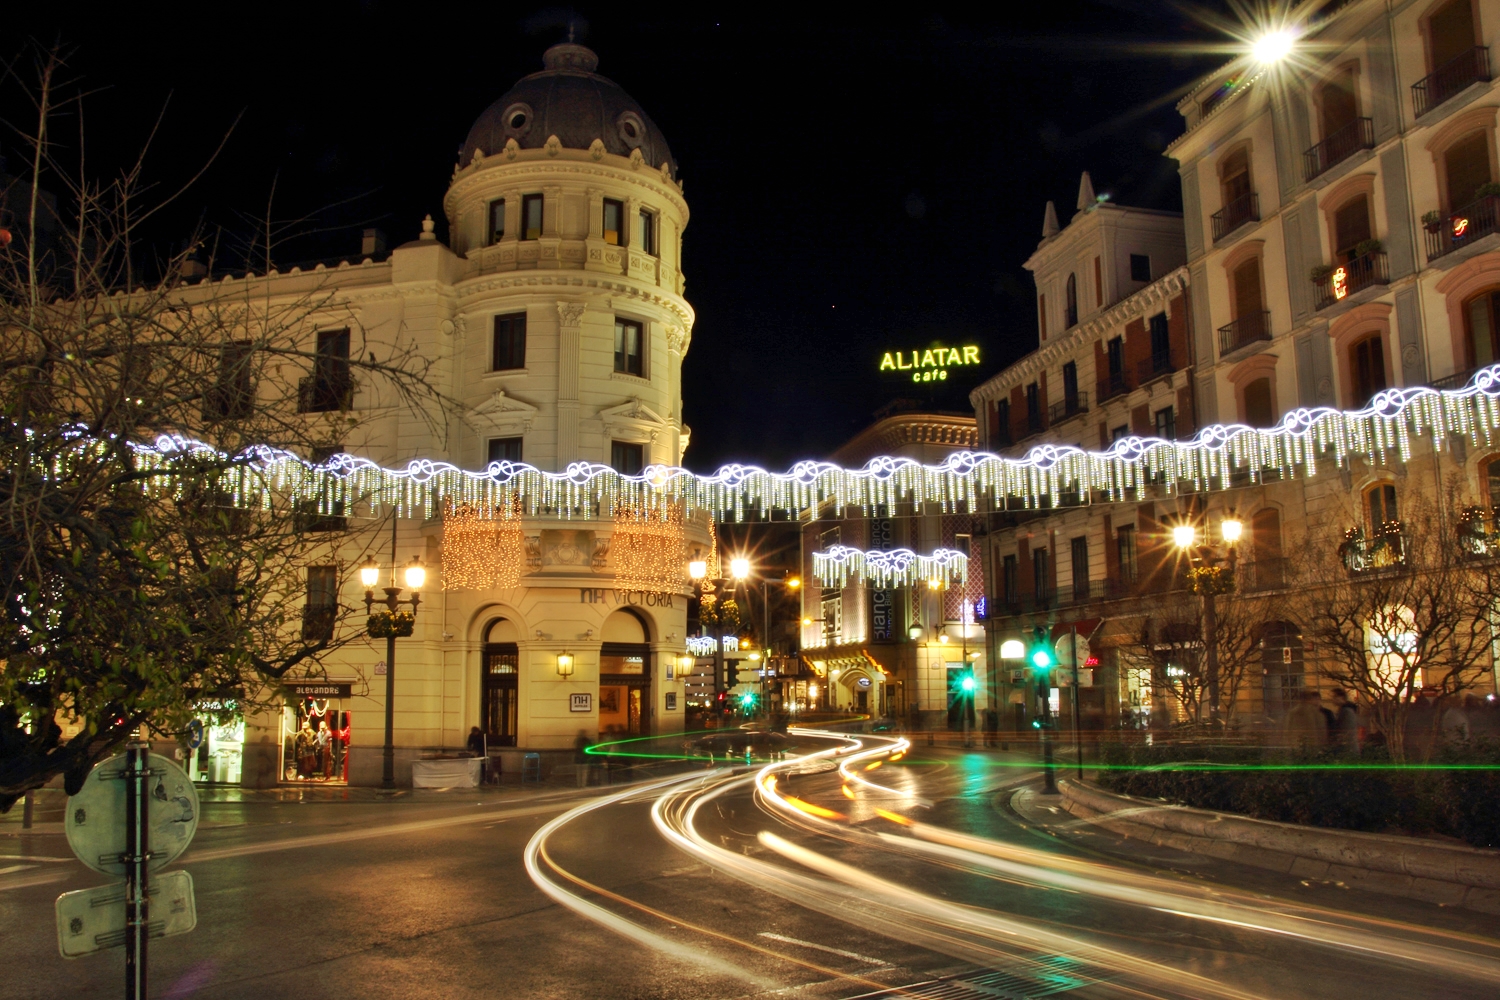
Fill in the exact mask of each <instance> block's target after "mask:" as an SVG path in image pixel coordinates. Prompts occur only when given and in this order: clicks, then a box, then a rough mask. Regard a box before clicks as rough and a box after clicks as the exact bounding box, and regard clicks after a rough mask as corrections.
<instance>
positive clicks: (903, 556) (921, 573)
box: [813, 545, 969, 589]
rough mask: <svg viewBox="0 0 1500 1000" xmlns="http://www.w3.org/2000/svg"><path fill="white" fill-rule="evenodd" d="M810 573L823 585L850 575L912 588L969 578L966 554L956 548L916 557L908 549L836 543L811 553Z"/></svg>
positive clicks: (841, 582)
mask: <svg viewBox="0 0 1500 1000" xmlns="http://www.w3.org/2000/svg"><path fill="white" fill-rule="evenodd" d="M813 576H815V577H816V578H817V580H818V584H819V585H820V586H824V587H838V588H840V589H842V588H843V587H845V586H847V585H848V583H849V580H850V579H851V578H853V579H855V580H868V581H869V582H871V583H873V584H875V586H877V587H915V586H920V585H921V584H923V583H931V582H932V581H934V580H937V581H941V583H942V585H943V586H944V587H948V586H951V585H953V584H954V583H963V582H965V581H966V580H968V578H969V557H968V556H967V555H965V554H964V553H962V552H959V551H958V550H957V549H934V550H933V553H932V555H930V556H919V555H917V554H916V553H915V552H913V551H912V550H911V549H872V550H870V551H869V552H863V551H861V550H859V549H855V548H850V547H849V546H847V545H835V546H833V547H832V548H830V549H829V550H828V551H827V552H814V553H813Z"/></svg>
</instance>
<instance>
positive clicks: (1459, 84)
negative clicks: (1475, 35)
mask: <svg viewBox="0 0 1500 1000" xmlns="http://www.w3.org/2000/svg"><path fill="white" fill-rule="evenodd" d="M1489 78H1490V50H1489V49H1488V48H1486V47H1485V46H1483V45H1476V46H1474V47H1473V48H1472V49H1469V50H1468V51H1467V52H1465V53H1464V54H1463V55H1461V56H1459V57H1458V58H1457V59H1452V60H1449V61H1448V62H1447V63H1444V64H1443V65H1442V66H1439V67H1438V68H1437V69H1435V70H1433V71H1432V72H1431V73H1429V74H1428V75H1427V76H1425V77H1423V78H1422V79H1420V80H1418V81H1417V82H1416V83H1414V84H1412V85H1411V104H1412V109H1413V111H1415V113H1416V117H1418V118H1421V117H1422V116H1423V115H1425V114H1426V113H1427V112H1429V111H1431V110H1432V109H1433V108H1435V107H1437V106H1438V105H1439V104H1442V103H1443V102H1444V101H1446V100H1447V99H1448V98H1450V97H1452V96H1453V95H1454V94H1457V93H1458V92H1459V91H1461V90H1463V89H1464V88H1465V87H1467V86H1468V85H1469V84H1471V83H1478V82H1479V81H1481V80H1488V79H1489Z"/></svg>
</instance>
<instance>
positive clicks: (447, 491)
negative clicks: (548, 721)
mask: <svg viewBox="0 0 1500 1000" xmlns="http://www.w3.org/2000/svg"><path fill="white" fill-rule="evenodd" d="M1497 397H1500V365H1494V366H1491V367H1489V368H1485V369H1482V370H1481V371H1479V372H1478V373H1477V374H1476V375H1475V376H1474V379H1473V381H1472V382H1471V383H1470V384H1469V385H1468V386H1467V387H1466V388H1463V389H1457V390H1442V391H1439V390H1437V389H1432V388H1428V387H1426V386H1420V387H1415V388H1407V389H1388V390H1386V391H1384V392H1380V393H1377V394H1376V396H1375V398H1374V399H1373V400H1371V402H1370V404H1369V405H1368V406H1366V407H1365V408H1364V409H1361V410H1355V411H1339V410H1333V409H1328V408H1320V409H1312V410H1309V409H1299V410H1293V411H1291V412H1290V413H1288V414H1286V416H1284V417H1283V418H1282V420H1281V422H1280V424H1278V425H1277V426H1276V427H1271V428H1253V427H1246V426H1244V425H1241V424H1233V425H1228V426H1224V425H1214V426H1211V427H1205V428H1203V429H1202V430H1201V431H1199V432H1198V434H1197V435H1196V436H1194V437H1193V439H1192V440H1191V441H1165V440H1162V439H1161V438H1141V437H1127V438H1121V439H1120V440H1119V441H1116V442H1115V443H1114V444H1113V445H1111V446H1110V448H1109V449H1108V450H1107V451H1102V452H1089V451H1084V450H1082V449H1080V448H1076V447H1073V446H1071V445H1054V444H1041V445H1037V446H1036V447H1035V448H1032V449H1031V450H1030V451H1029V452H1027V453H1026V455H1025V456H1024V457H1022V458H1002V457H1000V456H998V455H988V454H976V453H974V452H967V451H965V452H957V453H955V454H953V455H950V456H948V458H947V459H945V460H944V461H943V462H942V463H941V464H938V465H922V464H920V463H918V462H915V461H913V460H911V459H907V458H890V457H881V458H875V459H872V460H871V461H870V462H869V463H868V464H866V465H865V466H864V467H863V468H861V469H845V468H841V467H840V466H837V465H834V464H833V463H831V462H813V461H808V462H799V463H798V464H797V465H795V466H793V468H792V469H791V471H790V472H786V473H773V472H768V471H766V470H764V469H759V468H755V467H753V466H744V465H727V466H724V467H723V468H721V469H719V470H718V471H717V472H715V473H713V474H712V475H700V474H698V473H693V472H689V471H688V470H686V469H682V468H677V467H672V466H665V465H652V466H648V467H647V468H646V469H645V470H644V471H643V472H642V473H641V474H640V475H636V476H627V475H623V474H621V473H618V472H616V471H615V470H613V469H611V468H609V467H608V466H605V465H597V464H592V463H587V462H575V463H573V464H572V465H570V466H568V468H567V469H566V470H565V471H563V472H543V471H541V470H540V469H536V468H534V467H532V466H529V465H524V464H521V463H518V462H508V461H506V462H493V463H491V464H490V465H489V466H488V467H487V468H485V469H484V470H482V471H475V472H470V471H465V470H463V469H460V468H458V467H457V466H454V465H450V464H448V463H446V462H437V461H432V460H430V459H417V460H414V461H412V462H410V463H408V464H407V465H406V466H405V467H404V468H400V469H385V468H381V467H380V466H378V465H376V464H375V463H374V462H371V461H369V460H368V459H363V458H356V457H355V456H353V455H335V456H333V457H332V458H330V459H328V460H327V461H326V462H324V463H321V464H313V463H309V462H306V461H304V460H302V459H301V458H298V457H297V456H296V455H293V454H291V453H290V452H285V451H277V450H274V449H270V448H254V449H250V450H247V451H246V452H244V453H242V454H241V455H240V456H237V462H238V464H237V465H236V467H235V469H234V470H233V471H232V473H231V474H229V475H227V476H224V477H221V479H222V480H223V481H224V484H225V486H226V487H227V489H228V490H229V491H230V492H231V493H232V494H233V496H234V498H235V502H237V503H240V504H244V505H263V506H266V507H270V506H272V505H273V503H292V504H295V503H297V502H300V501H316V502H318V503H320V504H323V505H326V506H327V507H328V509H335V507H334V505H335V504H339V503H342V504H343V510H344V511H346V512H351V513H352V512H354V511H355V510H356V507H358V508H360V509H361V512H364V511H367V512H368V513H369V514H370V515H372V516H378V515H380V514H381V513H383V512H385V511H387V510H389V509H391V508H394V509H395V511H396V513H397V514H399V515H400V516H402V517H418V516H420V517H424V518H431V517H432V516H433V515H434V513H435V512H436V511H438V510H441V509H443V507H444V506H445V505H448V504H454V505H467V506H472V507H475V508H476V509H479V510H490V509H495V508H497V507H504V506H505V505H507V504H510V503H519V504H520V506H521V508H522V510H523V511H524V513H525V514H526V516H528V517H549V518H559V519H564V520H566V519H574V518H579V519H595V518H605V519H607V518H612V517H614V516H615V513H616V512H617V511H619V510H620V509H622V508H623V509H627V510H629V509H635V508H639V507H642V506H643V505H648V504H653V503H669V504H677V505H681V506H682V507H683V508H684V509H685V510H687V511H689V512H691V511H695V510H707V511H710V512H711V513H712V514H713V516H714V517H715V518H717V519H720V520H741V519H743V516H744V514H745V512H746V511H747V510H753V511H756V512H757V513H759V514H760V515H761V516H766V515H767V514H768V512H769V511H771V510H773V509H774V510H784V511H788V512H791V513H792V514H793V515H794V516H799V517H808V516H812V515H813V514H814V513H815V512H816V511H817V510H818V508H819V507H820V505H822V504H823V503H825V502H831V503H834V504H837V505H839V506H844V507H848V506H856V507H861V508H863V510H864V511H865V513H866V514H868V513H869V512H870V511H871V510H873V509H875V508H876V507H877V506H878V505H882V504H884V505H887V506H894V505H896V504H898V503H903V502H906V503H910V502H918V503H920V502H930V503H935V504H937V505H939V507H940V509H941V511H942V512H944V513H955V512H960V511H962V512H965V513H981V512H987V511H994V510H1002V509H1008V510H1023V509H1024V510H1035V509H1038V508H1040V507H1042V506H1043V505H1050V506H1051V507H1053V508H1056V507H1060V506H1065V505H1075V504H1087V503H1096V502H1103V503H1113V502H1119V501H1140V500H1147V499H1153V498H1156V497H1159V496H1170V495H1172V494H1174V493H1179V492H1203V491H1208V490H1216V489H1228V488H1231V487H1238V486H1243V485H1247V484H1249V483H1256V482H1260V481H1261V480H1262V479H1266V478H1290V477H1292V476H1296V475H1304V476H1308V477H1311V476H1314V475H1316V474H1317V472H1318V468H1319V466H1318V463H1319V462H1320V461H1332V462H1334V463H1335V464H1337V465H1338V466H1340V467H1342V466H1344V465H1345V463H1346V462H1347V461H1348V460H1349V458H1350V456H1351V455H1360V456H1363V457H1364V458H1366V459H1367V460H1368V461H1369V462H1370V463H1371V464H1373V465H1381V464H1384V463H1386V462H1388V461H1390V460H1392V459H1393V458H1394V459H1396V460H1398V461H1401V462H1405V461H1407V460H1408V459H1409V458H1410V456H1411V451H1412V446H1413V442H1414V441H1416V440H1419V439H1424V438H1425V439H1428V440H1430V441H1431V442H1432V445H1433V447H1435V448H1437V449H1442V448H1444V447H1446V446H1447V442H1448V439H1449V438H1450V437H1451V436H1459V437H1463V438H1467V439H1468V441H1469V444H1470V446H1472V447H1490V446H1493V445H1494V443H1495V439H1496V438H1497V437H1500V433H1497V432H1500V398H1497ZM79 447H80V448H89V447H102V445H100V444H99V443H97V442H93V441H90V440H88V439H85V438H82V437H80V443H79ZM136 447H137V451H138V453H139V455H140V461H141V463H142V465H144V466H146V467H147V468H155V469H157V470H159V471H160V475H158V476H156V477H154V478H153V479H152V480H149V481H148V482H147V486H146V488H148V489H152V488H155V489H158V490H162V491H165V492H171V491H173V490H180V489H182V488H183V487H182V486H181V478H185V477H187V476H190V475H192V473H191V471H190V469H191V466H192V465H193V462H192V458H193V455H194V453H196V452H200V451H202V450H204V449H207V448H208V446H207V445H204V444H201V443H199V442H195V441H188V440H185V439H183V438H179V437H172V436H165V435H164V436H162V437H160V438H158V439H157V441H156V443H155V444H151V445H144V444H143V445H138V446H136ZM179 462H183V463H184V464H186V465H187V466H188V469H185V470H184V471H183V473H182V476H181V477H179V476H177V475H175V474H174V473H175V469H174V466H176V465H178V463H179ZM58 465H59V468H58V469H55V470H52V471H53V472H54V474H60V475H66V474H67V473H66V469H65V468H62V466H64V465H66V463H65V462H59V463H58ZM319 509H322V508H321V507H320V508H319Z"/></svg>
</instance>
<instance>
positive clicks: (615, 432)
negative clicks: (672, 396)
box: [599, 396, 672, 443]
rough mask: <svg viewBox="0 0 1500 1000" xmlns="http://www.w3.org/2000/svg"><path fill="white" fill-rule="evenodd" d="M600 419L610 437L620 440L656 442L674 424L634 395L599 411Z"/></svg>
mask: <svg viewBox="0 0 1500 1000" xmlns="http://www.w3.org/2000/svg"><path fill="white" fill-rule="evenodd" d="M599 419H600V421H601V422H602V423H603V424H604V429H605V431H606V433H608V434H609V436H610V437H612V438H614V439H616V440H619V441H633V442H637V443H645V442H648V441H649V442H652V443H655V442H656V441H657V440H658V439H659V438H660V437H661V435H662V434H664V433H666V432H668V431H670V430H671V429H672V425H671V424H669V423H668V422H667V421H666V420H665V419H663V418H662V416H661V414H659V413H657V412H656V411H655V410H653V409H651V407H649V406H647V405H646V404H645V403H643V402H641V400H640V398H639V397H636V396H632V397H630V398H629V399H627V400H626V401H625V402H623V403H621V404H619V405H618V406H611V407H607V408H606V409H602V410H600V411H599Z"/></svg>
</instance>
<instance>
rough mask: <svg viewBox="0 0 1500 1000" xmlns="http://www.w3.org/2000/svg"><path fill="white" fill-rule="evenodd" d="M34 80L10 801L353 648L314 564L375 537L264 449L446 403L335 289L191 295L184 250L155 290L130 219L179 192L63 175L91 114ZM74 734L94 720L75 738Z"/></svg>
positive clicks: (3, 610)
mask: <svg viewBox="0 0 1500 1000" xmlns="http://www.w3.org/2000/svg"><path fill="white" fill-rule="evenodd" d="M34 70H35V73H34V80H35V83H34V84H31V85H27V86H26V87H25V88H24V90H25V94H26V96H27V97H29V98H30V100H31V101H32V104H33V106H34V107H35V109H36V119H35V123H34V125H33V126H32V127H31V128H29V129H20V130H18V137H19V140H20V141H21V142H22V143H23V144H24V147H25V149H26V150H27V153H28V166H27V170H26V173H25V176H22V177H20V178H19V179H18V181H17V183H16V184H15V185H13V186H12V190H11V191H10V192H9V194H8V198H9V203H10V204H16V203H17V202H18V201H19V203H22V204H25V205H27V206H29V208H28V212H27V216H26V218H24V219H22V220H19V224H18V225H17V227H16V231H15V233H14V238H13V239H12V240H11V241H10V243H9V245H8V246H6V247H4V248H0V330H3V337H0V518H3V522H0V525H3V526H0V658H3V662H0V810H3V809H7V808H9V806H10V805H11V804H12V803H13V802H14V801H15V800H16V798H18V797H19V796H20V795H22V794H23V793H24V792H25V791H27V790H28V789H32V788H36V787H39V786H40V785H42V784H43V783H44V782H46V781H47V780H48V779H49V778H51V777H52V776H54V775H57V774H64V775H65V776H66V786H67V787H68V789H69V790H70V791H74V790H76V789H77V788H78V786H79V785H80V783H81V782H82V780H83V778H84V777H85V776H86V774H87V772H88V769H89V768H90V767H91V766H92V765H93V764H94V763H95V762H96V761H98V760H100V759H102V758H103V757H104V756H106V755H108V754H109V753H110V752H112V750H113V749H114V748H115V747H117V746H118V745H119V744H120V743H122V742H123V741H124V740H125V739H127V738H128V736H129V734H130V733H132V732H134V731H135V730H136V729H137V728H138V727H140V726H141V725H143V724H144V725H147V726H149V727H150V728H152V729H153V730H155V731H158V732H165V733H173V732H179V731H181V729H182V728H183V727H184V726H185V725H186V723H187V722H188V720H189V719H190V718H191V717H192V716H193V715H194V714H197V713H198V709H197V708H195V706H197V705H198V704H199V703H200V702H213V703H218V704H221V705H222V704H223V703H225V702H226V701H233V702H238V703H240V704H241V705H242V706H243V705H250V704H254V703H256V702H257V700H258V699H262V698H265V697H267V696H268V695H269V694H270V693H271V690H272V688H273V686H274V685H275V683H276V681H277V680H278V679H279V678H281V677H283V676H285V675H287V674H288V673H289V672H292V671H297V672H303V671H316V669H317V664H318V663H319V661H320V660H321V659H322V658H323V657H324V656H325V655H326V654H327V653H328V652H329V651H330V650H332V649H335V648H336V647H338V646H339V645H340V644H341V643H342V642H345V641H349V640H350V639H352V638H355V637H356V633H354V632H352V631H349V632H343V631H341V630H340V629H339V627H338V625H339V622H340V620H341V619H342V618H343V617H344V616H345V615H346V614H347V613H349V612H350V610H351V609H347V608H341V607H338V606H337V604H336V603H329V602H323V603H316V604H314V605H313V606H312V607H311V608H307V607H305V603H306V602H305V597H306V578H305V567H307V566H308V565H314V564H317V565H325V566H333V567H337V566H338V565H339V563H338V556H339V553H340V552H341V551H342V550H347V549H350V548H353V547H354V544H353V543H357V542H359V541H360V540H361V538H362V537H363V536H362V534H361V531H362V529H361V525H362V524H363V525H364V526H365V529H366V530H367V529H369V528H370V527H372V526H373V524H372V522H370V521H368V520H365V521H360V520H357V519H355V518H353V517H352V515H353V514H355V513H356V511H355V510H353V509H339V508H338V506H337V505H336V504H335V503H334V502H333V501H332V500H326V501H324V502H318V503H313V504H311V505H310V506H304V507H301V508H293V507H292V506H291V505H290V504H289V503H288V501H287V498H286V497H285V496H284V495H282V494H281V493H279V492H278V491H277V489H276V484H275V483H274V482H270V481H268V480H267V479H265V478H264V477H263V476H261V474H260V472H259V466H258V464H257V462H256V455H255V452H254V450H253V448H254V447H255V446H267V447H271V448H281V449H288V450H291V451H294V452H296V453H298V454H301V455H303V456H321V455H322V454H325V453H327V452H330V451H334V450H337V449H338V447H339V445H340V444H341V443H342V442H343V441H344V440H345V438H346V435H348V434H349V433H350V431H351V430H352V429H353V428H354V427H355V426H356V425H357V424H358V421H359V414H358V411H357V410H355V409H354V403H355V399H356V394H358V396H359V397H360V398H361V399H363V400H366V401H370V402H378V403H379V404H381V405H382V406H386V407H392V406H404V407H407V408H409V409H411V410H414V411H416V412H418V413H420V414H422V415H423V416H424V417H425V418H427V419H430V420H433V421H441V420H442V419H443V413H444V412H445V401H444V400H442V399H441V398H440V397H439V396H438V394H437V393H436V392H434V391H433V390H432V388H431V387H430V385H429V383H428V382H427V380H426V366H425V363H424V362H423V360H422V358H421V356H420V354H419V353H418V351H417V350H416V348H415V346H414V345H412V344H411V343H409V342H408V343H406V344H404V345H403V344H401V343H400V342H399V340H397V341H393V342H387V343H384V344H381V345H379V348H380V353H381V357H380V360H378V361H377V360H376V357H375V354H374V353H373V352H372V350H371V348H372V347H373V346H375V345H371V344H368V343H366V342H365V339H364V334H363V331H362V330H361V329H360V326H359V323H358V317H357V316H356V315H355V314H354V313H353V312H352V311H351V309H350V307H349V305H348V304H347V303H346V302H345V301H344V300H342V299H341V298H340V296H339V295H338V293H337V290H336V289H334V288H330V287H327V286H325V285H323V284H320V283H318V282H316V281H315V280H312V279H308V280H307V281H306V282H305V283H303V284H301V285H299V286H297V287H298V289H299V290H297V291H283V290H282V289H284V288H285V287H286V285H285V283H284V282H283V283H282V284H277V282H275V281H272V280H268V279H267V278H254V277H253V276H251V277H250V278H241V279H240V280H236V281H233V282H217V281H212V280H206V279H205V280H198V281H196V282H191V281H187V280H184V278H183V275H184V273H185V269H184V267H183V265H184V264H185V263H186V262H187V258H186V257H185V256H179V257H175V258H170V259H167V260H165V261H162V262H158V263H157V265H156V266H155V273H156V274H157V275H158V277H156V278H155V279H154V280H152V281H150V282H149V283H148V282H146V281H144V279H142V278H141V268H140V267H138V266H137V263H136V258H137V255H138V254H139V253H140V247H139V245H138V244H139V238H138V234H139V233H140V227H141V225H142V223H143V222H144V220H146V219H148V218H150V217H151V216H152V215H153V214H154V213H156V212H157V211H159V210H160V208H161V207H162V205H163V202H164V200H169V199H170V198H172V197H176V194H169V195H167V196H165V199H164V198H161V197H157V198H155V200H148V197H147V195H148V194H149V193H150V192H151V191H152V190H153V189H152V187H151V185H150V184H149V183H148V182H147V181H146V180H145V170H144V169H143V163H144V154H143V156H142V158H139V159H137V160H136V161H135V162H134V163H132V164H130V165H129V166H128V167H127V168H126V169H125V170H123V171H122V172H121V173H120V174H119V176H116V177H113V178H111V179H109V180H107V181H95V180H93V179H91V178H90V177H89V176H88V175H87V174H86V173H85V171H84V169H83V157H82V151H81V150H82V135H81V133H80V137H79V142H78V144H77V145H76V146H74V147H73V148H72V154H76V155H71V159H70V160H68V161H67V162H64V158H63V157H62V155H61V154H60V153H59V149H60V147H59V146H58V144H56V143H55V142H54V141H53V137H52V136H53V132H52V130H53V129H54V127H55V125H56V123H57V121H58V120H59V119H60V117H61V116H62V115H63V114H64V112H66V113H69V114H71V115H72V116H73V117H74V118H77V119H80V120H81V107H82V96H81V94H80V92H79V90H78V88H77V87H74V86H70V85H67V84H65V83H64V82H62V79H61V78H62V76H63V74H64V72H65V70H66V65H65V62H64V60H63V59H62V58H61V56H59V54H58V53H57V52H55V51H38V52H37V53H35V66H34ZM17 80H18V78H17V77H14V76H13V77H12V81H13V82H16V81H17ZM18 85H19V84H18ZM189 180H191V178H189ZM49 188H50V189H51V190H52V191H53V192H55V193H56V194H57V196H58V197H57V198H56V204H57V205H58V206H59V207H58V208H57V209H56V216H55V217H56V220H57V221H58V222H59V223H60V224H59V225H57V226H54V227H52V228H50V229H49V228H48V226H47V221H48V218H47V215H46V212H47V211H48V210H49V209H47V206H48V204H49V201H48V194H47V192H48V189H49ZM189 242H191V241H189ZM188 273H191V272H188ZM340 326H341V327H346V328H347V329H348V330H349V336H350V338H351V344H350V346H351V350H349V351H348V353H347V359H335V360H330V358H329V356H328V355H327V354H326V353H320V352H319V351H318V349H317V346H316V344H315V343H313V342H311V340H310V338H311V337H312V334H313V331H314V330H327V329H329V328H331V327H340ZM309 411H312V412H309ZM162 435H168V436H177V437H178V438H180V439H188V440H193V441H198V442H203V443H204V444H205V445H207V447H204V448H191V449H184V450H180V451H179V452H178V453H176V454H175V455H174V456H173V457H172V459H171V461H169V462H167V463H165V464H163V463H160V462H156V461H152V460H151V456H150V454H149V453H147V452H144V451H143V450H142V446H143V445H146V444H149V443H150V442H153V441H155V440H157V439H158V438H159V437H160V436H162ZM170 439H171V438H169V440H170ZM333 572H334V573H337V569H336V568H335V569H334V570H333ZM329 593H330V594H332V595H336V593H337V589H336V588H330V590H329ZM60 722H61V723H70V724H72V725H74V726H78V727H81V728H80V729H79V731H78V733H77V735H76V736H73V737H72V738H68V739H65V738H64V737H63V730H62V729H61V727H60V725H59V723H60Z"/></svg>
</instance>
